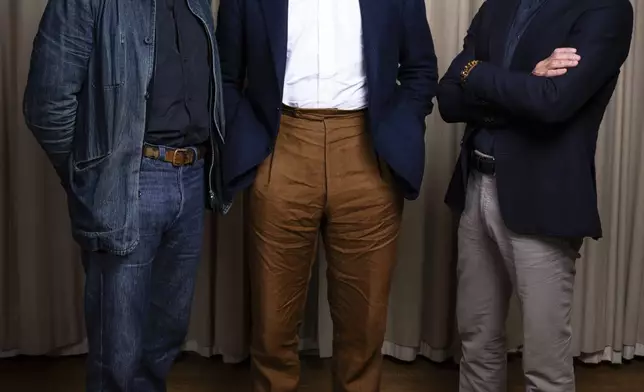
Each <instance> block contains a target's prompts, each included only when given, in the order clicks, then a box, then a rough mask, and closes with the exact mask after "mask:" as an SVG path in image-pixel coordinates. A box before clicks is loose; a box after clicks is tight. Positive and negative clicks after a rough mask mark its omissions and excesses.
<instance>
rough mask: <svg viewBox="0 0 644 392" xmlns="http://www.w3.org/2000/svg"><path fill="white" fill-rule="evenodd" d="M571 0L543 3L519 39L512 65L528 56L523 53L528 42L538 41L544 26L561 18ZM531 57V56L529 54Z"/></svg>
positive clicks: (549, 0)
mask: <svg viewBox="0 0 644 392" xmlns="http://www.w3.org/2000/svg"><path fill="white" fill-rule="evenodd" d="M573 3H574V2H573V1H571V0H545V2H544V4H542V5H541V9H539V11H537V14H536V15H535V16H534V17H533V18H532V20H531V21H530V25H528V28H527V29H526V31H525V33H523V36H522V37H521V39H520V40H519V43H518V44H517V49H516V51H515V52H514V57H513V58H512V66H513V67H514V65H516V63H517V61H520V60H521V59H523V58H526V56H523V55H522V54H521V53H522V51H523V50H525V49H526V48H528V46H526V45H528V44H532V43H534V42H538V41H539V40H540V39H539V34H541V31H542V28H543V27H544V26H548V25H549V24H551V23H552V21H553V20H557V19H560V18H561V16H562V15H563V14H565V13H566V11H567V10H568V9H569V8H570V7H571V5H573ZM528 57H529V56H528Z"/></svg>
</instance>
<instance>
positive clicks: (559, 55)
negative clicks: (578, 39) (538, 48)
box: [550, 53, 581, 61]
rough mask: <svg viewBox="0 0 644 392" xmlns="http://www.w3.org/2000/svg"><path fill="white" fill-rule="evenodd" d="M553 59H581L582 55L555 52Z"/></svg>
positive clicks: (551, 57)
mask: <svg viewBox="0 0 644 392" xmlns="http://www.w3.org/2000/svg"><path fill="white" fill-rule="evenodd" d="M550 59H551V60H576V61H579V60H581V56H580V55H578V54H575V53H553V54H552V56H550Z"/></svg>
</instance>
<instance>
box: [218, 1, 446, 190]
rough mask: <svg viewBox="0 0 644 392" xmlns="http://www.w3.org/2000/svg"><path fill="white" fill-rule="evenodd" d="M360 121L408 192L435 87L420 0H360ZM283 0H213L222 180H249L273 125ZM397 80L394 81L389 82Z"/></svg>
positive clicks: (280, 73)
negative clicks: (363, 85) (363, 103)
mask: <svg viewBox="0 0 644 392" xmlns="http://www.w3.org/2000/svg"><path fill="white" fill-rule="evenodd" d="M360 9H361V14H362V26H363V27H362V28H363V41H364V42H363V43H364V45H363V47H364V59H365V64H366V69H365V71H366V76H367V88H368V106H369V109H368V124H369V125H368V128H369V131H370V133H371V136H372V138H373V143H374V147H375V149H376V152H377V154H378V155H379V156H380V157H381V158H382V159H383V160H384V161H385V162H387V164H388V165H389V166H390V167H391V169H392V171H393V172H394V174H395V176H396V178H397V179H398V180H399V183H400V185H401V187H402V189H403V191H404V194H405V196H406V197H407V198H409V199H414V198H416V197H417V196H418V193H419V190H420V184H421V181H422V177H423V169H424V165H425V142H424V132H425V117H426V116H427V115H428V114H429V113H430V112H431V110H432V99H433V97H434V96H435V94H436V91H437V89H438V83H437V81H438V74H437V65H436V56H435V54H434V45H433V41H432V36H431V33H430V29H429V26H428V23H427V19H426V11H425V2H424V0H361V1H360ZM287 18H288V0H221V3H220V7H219V18H218V19H219V21H218V28H217V40H218V44H219V48H220V56H221V70H222V77H223V84H224V86H223V90H224V106H225V113H226V122H227V137H226V145H225V147H224V149H223V151H222V170H223V181H224V186H225V187H226V189H227V190H228V192H229V193H230V195H231V196H232V195H233V194H234V193H235V192H237V191H240V190H242V189H244V188H246V187H247V186H249V185H250V184H252V182H253V180H254V178H255V173H256V168H257V166H258V165H259V164H260V163H262V162H263V161H264V159H266V158H267V157H268V155H270V153H271V151H272V149H273V146H274V143H275V140H276V136H277V133H278V131H279V124H280V117H281V111H282V95H283V89H284V76H285V68H286V50H287V34H288V32H287V29H288V28H287V26H288V23H287V22H288V21H287ZM397 81H398V82H399V83H397Z"/></svg>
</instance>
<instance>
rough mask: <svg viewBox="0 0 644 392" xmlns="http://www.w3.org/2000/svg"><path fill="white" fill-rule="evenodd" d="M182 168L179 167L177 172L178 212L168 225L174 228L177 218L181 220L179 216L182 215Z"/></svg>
mask: <svg viewBox="0 0 644 392" xmlns="http://www.w3.org/2000/svg"><path fill="white" fill-rule="evenodd" d="M184 168H185V167H180V168H179V170H178V171H177V188H178V189H179V210H178V211H177V215H176V216H175V217H174V219H173V220H172V223H170V227H174V225H175V224H176V223H177V221H178V220H179V218H181V214H182V213H183V202H184V190H183V170H184Z"/></svg>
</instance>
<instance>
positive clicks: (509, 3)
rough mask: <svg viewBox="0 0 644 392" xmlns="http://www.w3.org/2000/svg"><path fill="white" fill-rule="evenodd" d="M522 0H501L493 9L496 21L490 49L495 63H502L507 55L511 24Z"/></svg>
mask: <svg viewBox="0 0 644 392" xmlns="http://www.w3.org/2000/svg"><path fill="white" fill-rule="evenodd" d="M519 1H520V0H500V1H498V2H496V7H495V8H494V9H493V10H490V11H492V15H493V16H494V22H493V23H492V26H493V27H492V32H491V34H490V41H489V45H490V46H489V51H490V61H491V62H492V63H494V64H497V65H498V64H501V63H502V62H503V56H504V55H505V43H506V41H507V38H508V32H509V30H510V25H511V23H512V20H513V19H514V15H516V13H517V8H518V7H519Z"/></svg>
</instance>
